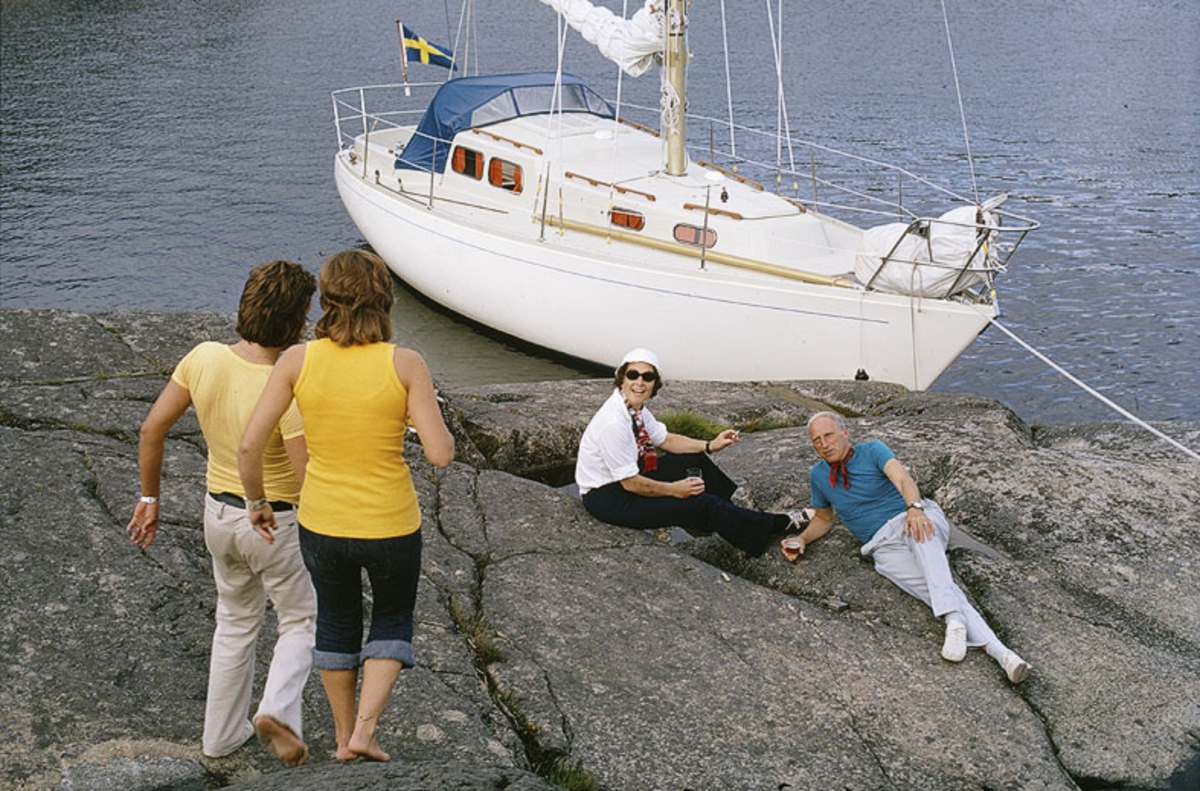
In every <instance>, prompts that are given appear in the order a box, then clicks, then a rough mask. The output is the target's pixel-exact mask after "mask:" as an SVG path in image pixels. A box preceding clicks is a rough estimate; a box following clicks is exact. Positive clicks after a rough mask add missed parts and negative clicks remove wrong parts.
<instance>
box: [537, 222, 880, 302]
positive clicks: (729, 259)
mask: <svg viewBox="0 0 1200 791" xmlns="http://www.w3.org/2000/svg"><path fill="white" fill-rule="evenodd" d="M546 224H547V225H549V226H551V227H560V228H562V229H563V230H567V231H580V232H581V233H588V234H592V235H593V236H603V237H606V238H609V239H617V240H619V241H622V242H628V243H629V244H635V245H639V246H641V247H650V248H653V249H655V250H662V251H664V252H668V253H675V254H677V255H684V256H687V257H689V258H696V259H699V258H700V253H701V248H699V247H695V246H693V245H688V244H680V243H678V242H668V241H664V240H662V239H654V238H651V237H646V236H638V235H636V234H632V233H629V232H627V231H622V230H619V229H617V228H613V227H612V226H600V225H593V224H591V223H585V222H578V221H576V220H568V219H561V220H560V219H559V218H558V217H556V216H555V215H548V216H547V217H546ZM704 259H705V261H707V262H708V263H710V264H723V265H725V266H729V267H733V268H735V269H745V270H747V271H749V272H759V273H761V274H764V275H774V276H775V277H782V278H786V279H788V280H798V281H800V282H802V283H812V284H813V285H818V286H836V287H838V288H857V287H858V284H857V283H856V282H855V281H853V280H850V279H848V278H845V277H835V276H832V275H819V274H817V273H816V272H804V271H802V270H799V269H789V268H788V267H786V266H779V265H778V264H768V263H767V262H766V261H756V260H754V259H753V258H744V257H742V256H740V255H731V254H729V253H722V252H718V251H716V250H713V249H712V248H711V247H710V248H709V249H708V250H707V251H705V252H704Z"/></svg>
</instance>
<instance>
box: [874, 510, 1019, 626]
mask: <svg viewBox="0 0 1200 791" xmlns="http://www.w3.org/2000/svg"><path fill="white" fill-rule="evenodd" d="M923 502H924V504H925V515H926V516H928V517H929V521H930V522H932V523H933V527H934V535H933V536H932V537H930V538H928V539H926V540H925V541H915V540H913V538H912V537H910V536H906V535H904V519H905V516H906V515H907V512H905V511H901V512H900V513H898V514H896V515H895V516H893V517H892V518H891V519H889V520H888V521H887V522H886V523H885V524H884V526H883V527H881V528H879V532H878V533H876V534H875V535H874V536H873V537H872V538H871V540H870V541H868V542H867V543H866V544H864V545H863V548H862V554H864V555H866V556H867V557H869V558H871V559H872V560H874V561H875V570H876V571H878V572H879V573H880V574H882V575H883V576H885V577H887V578H888V579H889V580H891V581H892V582H894V583H895V584H896V585H897V586H898V587H899V588H900V589H901V590H903V591H904V592H905V593H908V594H910V595H912V596H916V597H917V598H918V599H920V600H921V601H923V602H925V603H926V604H928V605H929V606H930V607H931V608H932V609H933V614H934V615H936V616H938V617H939V618H940V617H942V616H943V615H945V614H946V613H948V612H954V611H955V610H957V611H958V612H960V613H962V616H963V620H964V621H965V622H966V624H967V645H968V646H971V647H976V646H981V645H987V644H988V643H990V642H992V641H993V640H995V639H996V633H995V632H993V631H992V627H990V626H988V625H987V621H985V620H983V616H982V615H980V614H979V613H978V612H977V611H976V610H975V608H974V607H972V606H971V602H970V600H969V599H967V595H966V594H965V593H963V590H962V588H960V587H958V585H957V584H955V582H954V576H953V575H952V574H951V572H950V563H949V561H947V560H946V545H947V544H948V543H949V541H950V522H949V521H948V520H947V519H946V515H945V514H944V513H942V509H941V508H939V507H938V505H937V503H935V502H933V501H932V500H924V501H923Z"/></svg>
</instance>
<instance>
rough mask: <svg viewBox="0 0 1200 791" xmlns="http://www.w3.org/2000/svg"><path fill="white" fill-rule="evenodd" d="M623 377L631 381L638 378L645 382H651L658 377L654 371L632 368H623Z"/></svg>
mask: <svg viewBox="0 0 1200 791" xmlns="http://www.w3.org/2000/svg"><path fill="white" fill-rule="evenodd" d="M625 378H626V379H628V380H629V381H631V382H636V381H637V380H638V379H639V378H641V379H644V380H646V381H647V382H653V381H654V380H655V379H657V378H658V374H657V373H655V372H654V371H635V370H633V369H632V368H626V369H625Z"/></svg>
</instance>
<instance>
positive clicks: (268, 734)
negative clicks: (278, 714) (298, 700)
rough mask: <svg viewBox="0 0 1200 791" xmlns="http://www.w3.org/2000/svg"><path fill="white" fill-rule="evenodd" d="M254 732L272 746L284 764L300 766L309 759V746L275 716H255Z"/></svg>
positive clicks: (267, 744)
mask: <svg viewBox="0 0 1200 791" xmlns="http://www.w3.org/2000/svg"><path fill="white" fill-rule="evenodd" d="M254 732H255V733H256V734H257V735H258V740H259V741H260V742H262V743H263V744H265V745H266V746H268V747H270V748H271V751H272V752H273V753H275V755H276V756H277V757H278V758H279V760H280V761H283V765H284V766H299V765H300V764H302V763H304V762H305V761H306V760H308V746H307V745H305V744H304V742H302V741H300V739H299V738H297V737H296V734H295V733H293V732H292V729H291V728H289V727H288V726H286V725H284V724H283V723H282V722H280V721H279V720H277V719H275V718H274V717H269V716H267V715H265V714H264V715H262V716H261V717H255V718H254Z"/></svg>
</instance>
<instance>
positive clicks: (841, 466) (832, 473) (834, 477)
mask: <svg viewBox="0 0 1200 791" xmlns="http://www.w3.org/2000/svg"><path fill="white" fill-rule="evenodd" d="M853 455H854V448H851V449H850V452H849V453H847V454H846V458H844V459H842V460H841V461H834V462H830V463H829V485H830V486H832V487H833V488H834V489H836V488H837V482H838V475H841V478H842V480H843V481H844V482H845V484H846V488H847V489H849V488H850V470H848V469H846V465H847V464H849V463H850V457H851V456H853Z"/></svg>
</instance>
